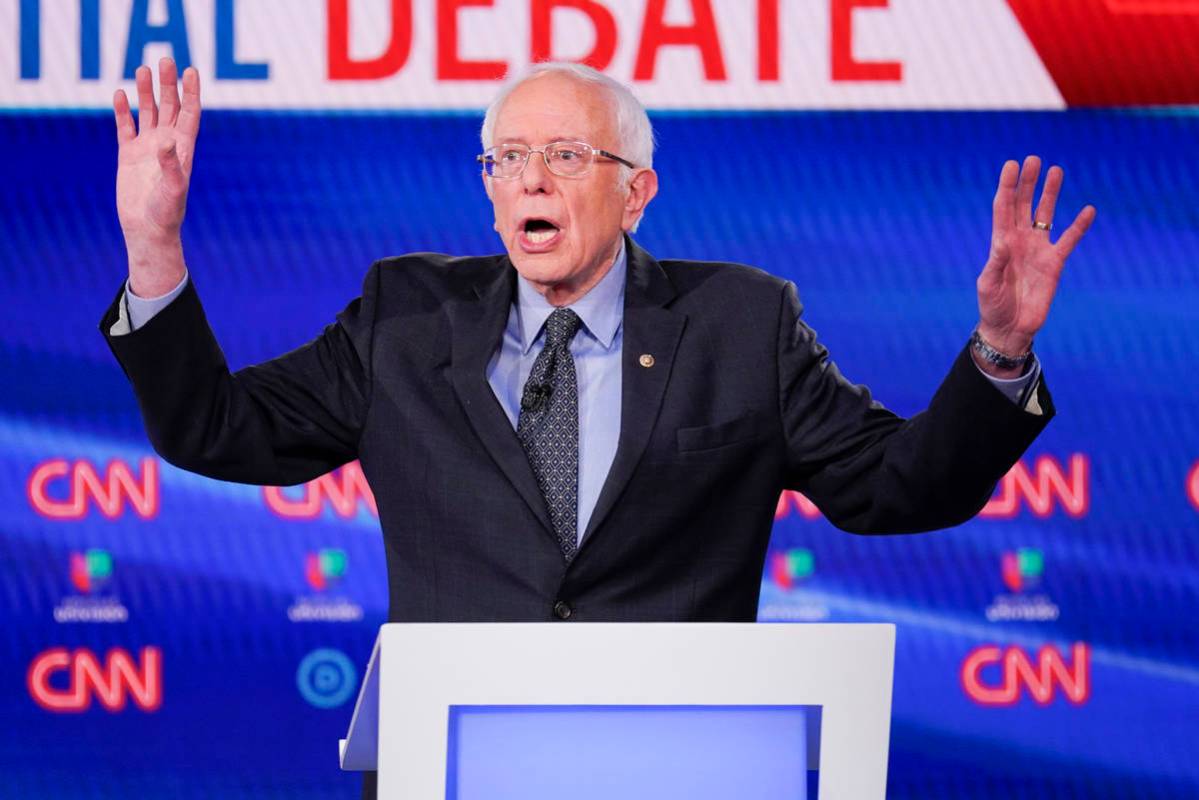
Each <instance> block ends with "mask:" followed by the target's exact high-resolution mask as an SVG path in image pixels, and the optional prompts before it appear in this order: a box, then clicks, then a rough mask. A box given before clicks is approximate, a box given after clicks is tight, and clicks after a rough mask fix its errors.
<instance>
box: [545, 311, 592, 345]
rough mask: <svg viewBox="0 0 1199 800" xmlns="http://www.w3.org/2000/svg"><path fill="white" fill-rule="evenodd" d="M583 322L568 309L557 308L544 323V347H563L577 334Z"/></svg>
mask: <svg viewBox="0 0 1199 800" xmlns="http://www.w3.org/2000/svg"><path fill="white" fill-rule="evenodd" d="M582 324H583V320H581V319H579V315H578V314H576V313H575V312H573V311H571V310H570V309H569V308H559V309H557V310H555V311H554V313H552V314H550V318H549V319H547V320H546V321H545V346H546V347H564V346H566V345H568V344H570V340H571V339H573V338H575V334H576V333H578V332H579V326H580V325H582Z"/></svg>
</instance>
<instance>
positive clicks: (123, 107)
mask: <svg viewBox="0 0 1199 800" xmlns="http://www.w3.org/2000/svg"><path fill="white" fill-rule="evenodd" d="M112 113H113V116H115V117H116V123H117V144H125V142H129V141H132V140H133V138H134V137H135V136H137V128H136V127H135V126H134V124H133V113H132V112H130V110H129V98H128V97H127V96H126V95H125V90H124V89H117V90H116V92H115V93H114V94H113V96H112Z"/></svg>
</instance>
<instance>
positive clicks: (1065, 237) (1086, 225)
mask: <svg viewBox="0 0 1199 800" xmlns="http://www.w3.org/2000/svg"><path fill="white" fill-rule="evenodd" d="M1094 221H1095V206H1087V207H1086V208H1084V209H1083V210H1082V211H1079V212H1078V216H1077V217H1075V218H1074V221H1073V222H1071V223H1070V227H1069V228H1066V231H1065V233H1063V234H1062V237H1061V238H1060V239H1058V240H1057V244H1056V245H1054V246H1055V247H1056V248H1057V249H1058V252H1059V253H1060V254H1061V257H1062V261H1063V262H1064V261H1065V260H1066V258H1068V257H1069V255H1070V254H1071V253H1073V252H1074V248H1075V247H1077V246H1078V242H1079V240H1081V239H1082V235H1083V234H1084V233H1086V232H1087V230H1088V229H1090V227H1091V223H1092V222H1094Z"/></svg>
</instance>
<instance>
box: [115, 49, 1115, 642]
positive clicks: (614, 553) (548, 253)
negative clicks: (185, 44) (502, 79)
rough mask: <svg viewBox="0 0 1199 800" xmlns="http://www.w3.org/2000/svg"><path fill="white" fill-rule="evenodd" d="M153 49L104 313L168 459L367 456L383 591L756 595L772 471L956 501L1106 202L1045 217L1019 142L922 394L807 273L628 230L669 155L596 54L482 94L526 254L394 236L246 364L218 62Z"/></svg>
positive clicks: (1048, 196) (1040, 409)
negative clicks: (671, 255) (196, 241)
mask: <svg viewBox="0 0 1199 800" xmlns="http://www.w3.org/2000/svg"><path fill="white" fill-rule="evenodd" d="M159 68H160V78H161V95H160V101H161V102H160V106H157V107H156V104H155V101H154V96H153V92H152V85H151V75H150V71H149V69H147V68H145V67H142V68H141V69H139V70H138V73H137V87H138V102H139V106H140V109H141V115H140V117H141V119H140V130H135V128H134V123H133V119H132V116H131V114H130V109H129V102H128V100H127V99H126V97H125V95H124V93H123V92H119V91H118V92H117V93H116V96H115V98H114V108H115V112H116V123H117V136H118V140H119V144H120V156H119V168H118V174H117V200H118V211H119V216H120V222H121V226H122V229H123V231H124V234H125V240H126V245H127V248H128V254H129V280H128V282H127V283H126V285H125V286H124V287H122V289H121V291H120V293H119V294H118V296H117V298H116V300H115V301H114V303H113V305H112V307H111V308H110V309H109V311H108V313H107V314H106V315H105V318H104V320H103V321H102V323H101V329H102V331H103V333H104V335H105V337H106V338H107V340H108V342H109V344H110V346H111V347H112V350H113V352H114V353H115V354H116V356H117V358H118V359H119V360H120V362H121V365H122V366H123V368H124V369H125V372H126V374H127V375H128V376H129V378H130V380H131V381H132V383H133V387H134V390H135V392H136V394H137V396H138V400H139V403H140V405H141V409H142V413H143V416H144V418H145V423H146V428H147V430H148V432H149V435H150V439H151V441H152V442H153V444H154V447H155V449H156V450H158V452H159V453H161V454H162V456H163V457H164V458H166V459H167V460H168V461H170V462H172V463H174V464H177V465H179V466H181V467H183V468H185V469H189V470H193V471H196V472H200V473H202V474H205V475H209V476H212V477H215V478H220V479H223V480H232V481H243V482H249V483H263V484H291V483H297V482H301V481H306V480H310V479H312V478H314V477H316V476H318V475H320V474H322V473H324V472H327V471H329V470H331V469H333V468H335V467H337V466H338V465H340V464H343V463H345V462H347V461H349V460H351V459H354V458H358V459H360V460H361V463H362V468H363V470H364V472H365V474H366V476H367V478H368V480H369V481H370V484H371V486H372V488H373V490H374V493H375V496H376V499H377V502H378V508H379V518H380V523H381V526H382V529H383V537H384V542H385V545H386V554H387V560H388V563H387V566H388V576H389V583H390V619H391V620H396V621H456V620H529V621H535V620H562V621H566V620H570V621H578V620H674V621H678V620H729V621H746V620H753V619H754V618H755V614H756V609H757V601H758V590H759V586H760V580H761V574H762V566H763V559H764V557H765V553H766V546H767V541H768V539H769V536H770V530H771V522H772V518H773V512H774V508H775V504H776V500H777V498H778V495H779V492H780V491H781V490H783V489H796V490H799V491H802V492H804V493H805V494H806V495H807V496H808V497H809V498H810V499H811V500H812V501H813V502H815V503H816V505H817V506H818V507H819V508H820V509H821V510H822V511H823V512H824V514H825V515H826V516H827V517H828V518H829V519H830V520H831V521H832V522H833V523H834V524H835V525H837V526H839V527H841V528H844V529H845V530H849V531H854V532H859V533H884V532H905V531H920V530H928V529H931V528H938V527H944V526H948V525H954V524H957V523H960V522H963V521H964V520H967V519H969V518H970V517H971V516H973V515H974V514H975V513H977V512H978V510H979V509H980V508H981V507H982V505H983V504H984V503H985V502H986V501H987V499H988V497H989V495H990V493H991V491H992V489H993V487H994V485H995V483H996V481H997V480H998V479H999V478H1000V477H1001V476H1002V475H1003V474H1004V473H1005V472H1006V471H1007V470H1008V469H1009V468H1010V467H1011V465H1012V464H1013V463H1014V462H1015V460H1016V459H1017V458H1018V457H1019V456H1020V454H1021V453H1022V452H1023V451H1024V450H1025V448H1026V447H1027V446H1028V444H1029V443H1030V442H1031V441H1032V440H1033V439H1034V438H1035V436H1036V435H1037V434H1038V433H1039V431H1040V430H1041V429H1042V428H1043V427H1044V426H1045V424H1046V423H1047V422H1048V420H1049V419H1050V417H1051V416H1052V415H1053V406H1052V402H1051V400H1050V397H1049V392H1048V390H1047V388H1046V386H1045V381H1044V379H1043V377H1042V376H1041V372H1040V366H1039V364H1038V363H1037V361H1036V359H1035V358H1034V357H1033V356H1032V355H1031V353H1030V347H1031V344H1032V341H1033V337H1034V335H1035V334H1036V332H1037V331H1038V329H1039V328H1040V327H1041V325H1042V324H1043V322H1044V321H1045V318H1046V315H1047V313H1048V310H1049V305H1050V302H1051V300H1052V298H1053V294H1054V291H1055V289H1056V287H1057V282H1058V278H1059V275H1060V273H1061V270H1062V267H1063V264H1064V262H1065V259H1066V257H1067V256H1068V255H1069V253H1070V251H1071V250H1072V249H1073V248H1074V246H1075V245H1076V244H1077V242H1078V241H1079V239H1080V238H1081V237H1082V235H1083V233H1084V232H1085V230H1086V229H1087V227H1088V226H1089V225H1090V223H1091V220H1092V219H1093V217H1094V210H1093V209H1091V208H1090V207H1087V208H1086V209H1084V210H1083V211H1082V212H1081V213H1080V214H1079V216H1078V218H1077V219H1075V221H1074V222H1073V224H1072V225H1071V226H1070V227H1069V228H1068V229H1067V230H1066V231H1065V233H1064V234H1063V235H1062V236H1061V238H1060V240H1059V241H1058V242H1056V243H1053V242H1051V241H1050V238H1049V234H1048V230H1049V227H1050V223H1051V222H1052V219H1053V215H1054V204H1055V202H1056V199H1057V195H1058V191H1059V188H1060V186H1061V182H1062V172H1061V170H1060V169H1058V168H1056V167H1055V168H1053V169H1051V170H1050V171H1049V173H1048V176H1047V178H1046V182H1045V188H1044V191H1043V193H1042V196H1041V199H1040V202H1039V204H1038V206H1037V209H1036V212H1035V214H1034V212H1033V208H1032V203H1033V196H1034V187H1035V184H1036V181H1037V174H1038V171H1039V167H1040V165H1039V162H1038V160H1037V159H1036V158H1031V157H1030V158H1029V159H1028V160H1026V161H1025V163H1024V165H1023V168H1022V169H1021V168H1020V167H1019V166H1018V165H1017V164H1016V163H1014V162H1008V163H1007V164H1005V165H1004V167H1003V170H1002V172H1001V174H1000V178H999V189H998V191H997V193H996V195H995V204H994V232H993V238H992V245H991V253H990V258H989V259H988V261H987V263H986V265H985V266H984V268H983V270H982V273H981V275H980V277H979V279H978V301H979V312H980V320H979V324H978V327H977V329H976V330H975V332H974V334H973V335H972V336H971V340H970V343H969V344H967V345H966V346H965V347H964V348H963V350H962V351H961V354H960V355H959V356H958V358H957V360H956V361H955V363H954V364H953V365H952V367H951V368H950V371H949V373H948V375H947V376H946V378H945V380H944V382H943V383H942V385H941V387H940V388H939V389H938V391H937V392H936V394H935V396H934V397H933V399H932V402H931V403H930V405H929V408H928V410H927V411H925V412H922V413H921V414H918V415H916V416H914V417H912V418H911V419H902V418H900V417H897V416H896V415H894V414H892V413H890V412H889V411H887V410H886V409H884V408H883V407H882V406H881V405H879V404H878V403H876V402H874V401H873V400H872V399H871V397H870V394H869V392H868V391H867V390H866V389H864V388H863V387H861V386H856V385H854V384H851V383H849V382H848V381H846V380H845V379H844V378H843V377H842V376H841V375H840V373H839V372H838V371H837V369H836V367H835V366H834V365H833V364H832V363H831V362H830V361H829V360H828V357H827V353H826V351H825V349H824V348H823V347H822V346H821V345H820V344H818V343H817V341H816V339H815V336H814V334H813V332H812V330H811V329H810V328H808V327H807V326H806V325H805V324H804V323H803V322H802V321H801V320H800V312H801V307H800V303H799V300H798V297H797V294H796V291H795V287H794V286H793V285H791V284H789V283H787V282H785V281H782V280H779V279H777V278H774V277H772V276H770V275H767V274H765V273H763V272H761V271H759V270H755V269H751V268H748V267H744V266H737V265H732V264H721V263H705V262H685V261H657V260H655V259H654V258H653V257H652V256H651V255H650V254H649V253H647V252H645V251H644V250H642V249H641V248H639V247H638V246H637V245H636V244H635V243H634V242H633V240H632V239H631V238H630V237H629V235H628V234H629V232H631V231H634V230H635V229H636V226H637V224H638V222H639V220H640V219H641V217H642V215H643V214H644V212H645V209H646V207H647V206H648V204H649V203H650V201H651V200H652V199H653V198H654V195H655V193H656V191H657V184H658V178H657V175H656V174H655V172H654V171H653V169H652V168H651V163H652V156H653V137H652V131H651V129H650V124H649V120H648V118H647V117H646V114H645V111H644V109H643V108H642V107H641V106H640V104H639V103H638V102H637V100H636V99H635V98H634V97H633V95H632V94H631V93H630V92H629V91H628V90H627V89H626V88H624V87H623V86H621V85H620V84H618V83H616V82H614V81H612V80H610V79H608V78H606V77H604V76H602V75H600V74H599V73H596V72H594V71H592V70H590V69H588V68H585V67H580V66H576V65H540V66H538V67H536V68H535V69H533V70H532V71H531V72H530V73H529V74H528V75H526V76H525V77H523V78H522V79H521V80H519V81H517V82H516V83H514V84H511V85H510V86H509V88H508V90H507V91H506V92H505V93H503V94H501V95H500V96H499V97H498V98H497V99H496V101H495V102H494V103H493V104H492V106H491V107H490V108H489V109H488V111H487V116H486V119H485V122H484V125H483V147H484V148H485V152H484V154H483V155H482V156H479V160H480V161H481V162H482V170H481V171H482V180H483V186H484V189H485V190H486V192H487V195H488V197H489V198H490V199H491V201H492V204H493V206H494V211H495V229H496V231H497V232H498V233H499V235H500V238H501V239H502V241H503V243H504V248H505V250H506V251H507V253H506V255H504V256H493V257H486V258H451V257H448V256H443V255H434V254H427V253H426V254H414V255H407V256H401V257H396V258H389V259H384V260H382V261H379V262H377V263H375V264H374V265H373V267H372V268H371V270H370V272H369V274H368V275H367V277H366V280H365V283H364V285H363V292H362V296H361V297H360V298H358V299H356V300H354V301H353V302H351V303H350V304H349V305H348V306H347V307H346V308H345V310H344V311H342V312H341V313H340V314H339V315H338V317H337V321H336V322H335V323H333V324H331V325H329V326H328V327H327V328H326V329H325V330H324V331H323V332H322V333H321V334H320V335H319V336H318V337H317V338H316V339H314V340H313V341H312V342H310V343H308V344H307V345H305V346H303V347H301V348H299V349H297V350H294V351H292V352H290V353H287V354H286V355H283V356H280V357H279V358H276V359H273V360H271V361H268V362H266V363H264V364H259V365H257V366H252V367H248V368H245V369H242V370H240V371H238V372H236V373H232V374H231V373H230V372H229V370H228V369H227V367H226V364H225V361H224V358H223V356H222V355H221V351H220V349H219V347H218V346H217V343H216V342H215V340H214V339H213V336H212V333H211V331H210V330H209V328H208V325H207V324H206V322H205V319H204V314H203V311H202V309H201V306H200V301H199V296H198V294H197V292H196V289H195V287H194V285H193V282H192V281H191V279H190V278H189V277H188V276H187V272H186V269H185V267H184V259H183V250H182V246H181V244H180V238H179V231H180V226H181V224H182V222H183V215H184V206H185V202H186V198H187V189H188V180H189V176H190V174H191V170H192V155H193V153H194V149H195V142H196V136H197V133H198V131H199V123H200V85H199V76H198V75H197V73H196V71H195V70H194V69H189V70H188V71H187V72H185V74H184V76H183V94H182V98H180V96H179V94H178V90H177V87H176V74H175V66H174V64H173V63H172V62H171V61H169V60H167V59H164V60H163V61H162V62H161V63H160V66H159Z"/></svg>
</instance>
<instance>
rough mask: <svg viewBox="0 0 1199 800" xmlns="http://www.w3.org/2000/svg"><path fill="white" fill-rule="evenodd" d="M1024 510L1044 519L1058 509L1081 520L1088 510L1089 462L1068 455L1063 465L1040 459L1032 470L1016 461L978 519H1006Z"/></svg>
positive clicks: (1045, 458) (1080, 457)
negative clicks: (1022, 508)
mask: <svg viewBox="0 0 1199 800" xmlns="http://www.w3.org/2000/svg"><path fill="white" fill-rule="evenodd" d="M1022 506H1023V507H1027V508H1028V509H1029V510H1030V511H1031V512H1032V514H1033V516H1035V517H1048V516H1050V515H1051V514H1053V512H1054V511H1055V510H1056V509H1057V508H1061V509H1062V510H1063V511H1065V512H1066V515H1067V516H1070V517H1082V516H1085V515H1086V513H1087V512H1088V511H1089V510H1090V508H1091V462H1090V459H1088V458H1087V457H1086V456H1085V455H1083V454H1082V453H1074V454H1073V455H1071V456H1070V459H1069V461H1068V462H1067V463H1066V465H1065V466H1063V465H1062V464H1061V462H1059V461H1058V460H1057V459H1055V458H1053V457H1052V456H1040V457H1039V458H1037V460H1036V461H1035V462H1033V466H1032V469H1029V467H1028V466H1027V465H1026V464H1025V463H1024V461H1017V462H1016V464H1015V466H1013V467H1012V468H1011V469H1010V470H1008V473H1007V474H1006V475H1004V476H1003V479H1002V480H1001V481H1000V482H999V487H998V490H997V491H996V493H995V495H994V497H992V498H991V500H990V501H989V502H988V503H987V504H986V505H985V506H983V509H982V511H980V512H979V514H978V515H979V517H982V518H984V519H987V518H990V519H1010V518H1012V517H1014V516H1016V515H1017V514H1019V513H1020V508H1021V507H1022Z"/></svg>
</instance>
